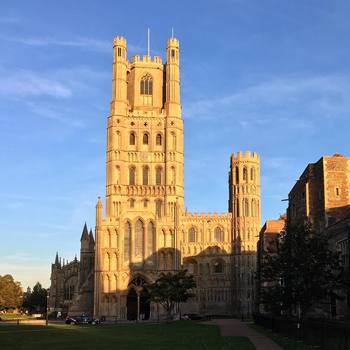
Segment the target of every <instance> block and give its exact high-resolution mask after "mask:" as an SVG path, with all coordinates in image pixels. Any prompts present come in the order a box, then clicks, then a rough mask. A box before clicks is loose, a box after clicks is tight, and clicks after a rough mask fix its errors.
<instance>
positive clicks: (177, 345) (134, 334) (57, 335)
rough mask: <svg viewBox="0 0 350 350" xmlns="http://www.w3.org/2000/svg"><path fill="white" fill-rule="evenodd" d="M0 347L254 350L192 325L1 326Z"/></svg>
mask: <svg viewBox="0 0 350 350" xmlns="http://www.w3.org/2000/svg"><path fill="white" fill-rule="evenodd" d="M0 343H1V346H0V348H1V350H7V349H16V350H22V349H23V350H31V349H50V350H56V349H57V350H66V349H74V350H79V349H84V350H94V349H118V350H124V349H136V348H137V349H150V350H151V349H152V350H154V349H157V350H158V349H164V350H171V349H186V350H187V349H188V350H191V349H196V350H197V349H215V350H221V349H234V350H254V349H255V348H254V346H253V345H252V343H251V342H250V341H249V340H248V339H247V338H245V337H221V336H220V333H219V328H218V327H217V326H211V325H203V324H198V323H195V322H191V321H183V322H173V323H169V324H127V325H126V324H125V325H124V324H120V325H100V326H92V325H91V326H90V325H89V326H73V325H52V326H49V327H45V326H0Z"/></svg>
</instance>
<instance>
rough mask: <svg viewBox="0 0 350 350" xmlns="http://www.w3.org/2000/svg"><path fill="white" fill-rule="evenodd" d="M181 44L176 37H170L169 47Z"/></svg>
mask: <svg viewBox="0 0 350 350" xmlns="http://www.w3.org/2000/svg"><path fill="white" fill-rule="evenodd" d="M179 45H180V42H179V39H176V38H169V39H168V42H167V47H168V48H169V47H177V48H178V47H179Z"/></svg>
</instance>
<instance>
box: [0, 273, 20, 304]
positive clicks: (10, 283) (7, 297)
mask: <svg viewBox="0 0 350 350" xmlns="http://www.w3.org/2000/svg"><path fill="white" fill-rule="evenodd" d="M22 298H23V292H22V287H21V284H20V283H19V282H15V281H14V279H13V277H12V276H11V275H4V276H0V310H4V309H5V310H7V309H16V308H18V307H19V306H20V305H21V304H22Z"/></svg>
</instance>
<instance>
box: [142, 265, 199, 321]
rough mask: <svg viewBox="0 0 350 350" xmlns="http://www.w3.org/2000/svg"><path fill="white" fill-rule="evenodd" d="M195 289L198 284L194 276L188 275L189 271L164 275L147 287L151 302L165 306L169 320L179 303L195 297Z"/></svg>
mask: <svg viewBox="0 0 350 350" xmlns="http://www.w3.org/2000/svg"><path fill="white" fill-rule="evenodd" d="M193 288H196V282H195V281H194V279H193V276H192V275H190V274H187V270H180V271H178V272H175V273H170V272H168V273H162V274H161V275H160V277H159V278H158V279H157V280H156V281H155V282H154V283H151V284H148V285H147V289H148V291H149V293H150V300H151V301H153V302H155V303H158V304H160V305H162V306H163V308H164V309H165V310H166V312H167V319H168V320H170V319H171V317H172V313H173V310H174V307H175V305H176V304H177V303H184V302H186V301H187V300H188V299H189V298H191V297H193V296H194V294H193V293H192V291H191V290H192V289H193Z"/></svg>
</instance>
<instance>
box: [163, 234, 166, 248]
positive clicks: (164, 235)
mask: <svg viewBox="0 0 350 350" xmlns="http://www.w3.org/2000/svg"><path fill="white" fill-rule="evenodd" d="M162 238H163V242H162V243H163V244H162V246H163V247H166V233H165V231H164V230H162Z"/></svg>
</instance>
